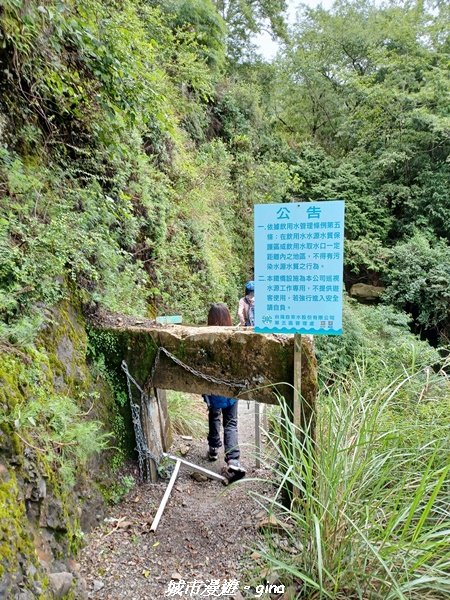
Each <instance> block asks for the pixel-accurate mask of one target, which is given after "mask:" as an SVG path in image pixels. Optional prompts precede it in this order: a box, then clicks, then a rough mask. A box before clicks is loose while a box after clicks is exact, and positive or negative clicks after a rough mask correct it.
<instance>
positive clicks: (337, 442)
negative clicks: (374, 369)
mask: <svg viewBox="0 0 450 600" xmlns="http://www.w3.org/2000/svg"><path fill="white" fill-rule="evenodd" d="M411 358H412V357H411ZM444 366H445V365H444ZM397 370H403V375H400V376H394V377H393V378H392V380H391V381H390V382H389V383H387V384H386V383H385V384H384V385H382V386H381V387H378V386H377V385H376V384H374V383H373V382H372V381H371V380H370V378H368V377H367V376H366V373H365V369H364V368H362V367H361V364H360V363H355V364H354V365H353V368H351V369H350V370H348V371H347V373H346V376H345V378H339V379H338V380H336V381H335V382H333V383H332V384H331V385H329V386H326V385H324V386H322V388H321V391H320V394H319V398H318V403H317V407H318V417H317V431H316V442H315V443H314V444H313V443H312V442H311V440H310V439H309V438H308V437H305V435H304V432H303V431H301V430H300V429H299V428H297V427H295V426H294V425H293V424H292V423H291V422H290V421H289V419H287V410H286V408H285V405H284V403H282V405H281V407H282V409H281V414H280V418H279V419H278V420H274V427H275V430H274V431H273V432H271V433H269V443H270V446H271V449H272V451H273V452H274V454H275V459H276V460H275V464H276V467H275V471H276V473H277V475H278V477H279V481H280V482H281V483H280V487H279V489H278V492H277V494H276V495H275V497H274V499H273V502H272V503H271V505H270V510H271V511H275V512H277V513H279V514H280V515H282V516H283V517H285V518H287V519H288V521H289V522H290V524H291V526H293V529H292V530H288V531H287V532H286V536H287V537H288V538H290V544H288V545H290V546H291V547H294V546H295V544H296V545H297V546H298V542H299V541H300V550H299V551H298V552H297V553H296V554H295V555H292V554H288V553H287V552H286V553H285V552H284V551H283V550H282V549H280V547H279V546H277V547H275V545H273V544H271V543H270V540H266V543H267V544H268V545H266V546H265V548H264V550H263V553H264V559H265V560H266V561H267V563H268V564H269V565H270V566H271V567H272V568H273V569H275V570H276V571H277V573H278V574H279V576H280V578H281V580H282V581H285V580H291V581H294V582H295V583H296V584H297V586H298V588H297V589H298V590H299V592H298V596H297V597H298V598H302V599H303V598H305V599H308V598H310V599H313V598H314V599H318V598H332V599H336V600H337V599H339V600H340V599H342V600H343V599H344V598H345V599H353V598H355V599H357V598H358V599H362V598H364V599H367V600H369V599H373V600H381V599H383V600H389V599H394V598H395V599H402V600H403V599H406V598H408V599H417V600H419V599H423V598H433V599H438V598H442V599H444V598H448V595H449V593H450V575H449V573H450V537H449V532H450V506H449V502H448V498H449V492H450V477H449V471H450V382H449V378H448V376H447V374H446V372H445V370H440V371H439V372H435V371H433V370H432V369H431V368H428V369H427V368H426V367H425V368H424V367H423V365H421V366H420V368H412V367H411V361H409V362H408V364H405V365H397ZM286 488H288V489H290V490H291V492H292V490H297V491H298V494H297V495H295V494H294V496H291V502H290V504H289V507H288V508H286V502H283V501H282V496H283V490H284V489H286Z"/></svg>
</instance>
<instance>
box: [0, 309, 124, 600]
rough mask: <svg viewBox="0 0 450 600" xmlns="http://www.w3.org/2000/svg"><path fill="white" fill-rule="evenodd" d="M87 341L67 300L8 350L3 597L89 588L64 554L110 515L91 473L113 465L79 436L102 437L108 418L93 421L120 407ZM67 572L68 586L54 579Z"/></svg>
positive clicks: (0, 403)
mask: <svg viewBox="0 0 450 600" xmlns="http://www.w3.org/2000/svg"><path fill="white" fill-rule="evenodd" d="M87 344H88V341H87V334H86V328H85V323H84V320H83V318H82V317H81V314H80V311H78V310H77V309H76V308H75V307H74V305H72V304H70V303H69V302H64V303H62V304H61V305H60V306H59V307H58V308H57V309H54V310H52V311H48V313H47V320H46V325H45V327H43V329H42V331H41V333H40V336H39V339H38V340H37V341H36V342H35V344H34V345H33V347H30V348H28V349H27V350H26V351H18V350H16V349H14V348H12V347H3V348H2V352H1V354H0V598H8V599H11V600H13V599H16V598H23V597H27V598H30V599H31V598H45V599H48V598H52V597H54V596H55V597H62V596H61V590H64V595H67V592H69V595H70V594H72V595H73V594H75V596H76V597H77V598H83V597H84V596H85V591H84V590H83V582H80V581H79V580H77V579H76V578H75V577H74V578H73V580H72V579H71V578H70V574H69V573H67V572H68V571H70V569H69V568H68V567H67V565H66V564H65V561H66V560H67V559H68V558H69V557H70V556H71V555H73V554H74V552H76V550H77V547H78V546H79V544H80V541H81V539H82V531H83V529H84V530H86V529H87V528H89V527H90V526H92V525H93V524H94V523H95V522H96V521H97V517H100V516H101V515H102V511H103V500H102V497H101V494H100V493H99V492H98V491H97V489H96V487H95V485H93V482H92V479H91V478H90V477H88V475H87V473H88V472H89V473H91V474H92V473H94V474H95V473H96V472H98V471H99V468H100V467H102V468H103V470H105V469H104V467H105V466H106V465H105V464H102V463H101V462H100V461H104V460H105V459H104V458H100V457H99V455H98V454H97V455H96V454H95V453H94V452H90V449H89V446H88V445H87V442H86V440H85V439H84V440H83V439H81V435H87V434H88V433H89V432H92V431H98V432H99V435H101V433H100V432H101V427H100V425H94V428H95V429H89V427H92V423H95V422H96V421H99V422H100V421H102V422H103V423H104V424H105V427H106V428H107V429H109V424H110V422H111V419H112V418H113V416H114V415H115V409H114V400H113V397H112V393H111V390H110V388H109V386H108V385H107V384H106V382H105V381H104V380H102V378H101V377H99V376H97V377H96V378H95V380H94V378H93V376H92V373H91V372H90V370H89V368H88V366H87V363H86V354H87ZM66 426H67V431H64V428H65V427H66ZM86 427H87V428H86ZM77 428H79V429H77ZM74 431H76V432H77V433H76V434H75V433H73V432H74ZM71 432H72V433H71ZM71 435H73V438H71V437H70V436H71ZM77 435H78V437H77ZM92 450H93V451H94V450H95V447H93V448H92ZM77 453H80V454H79V455H78V454H77ZM83 453H84V454H83ZM106 457H107V454H106ZM69 563H70V561H69ZM61 572H62V573H66V575H65V579H64V581H65V582H66V583H67V582H69V581H70V582H71V583H70V585H69V586H68V588H67V590H66V589H65V587H64V586H60V585H59V583H58V586H56V584H55V583H54V582H55V581H57V582H60V579H61V577H59V578H58V577H51V575H52V574H54V573H61ZM57 588H58V589H57Z"/></svg>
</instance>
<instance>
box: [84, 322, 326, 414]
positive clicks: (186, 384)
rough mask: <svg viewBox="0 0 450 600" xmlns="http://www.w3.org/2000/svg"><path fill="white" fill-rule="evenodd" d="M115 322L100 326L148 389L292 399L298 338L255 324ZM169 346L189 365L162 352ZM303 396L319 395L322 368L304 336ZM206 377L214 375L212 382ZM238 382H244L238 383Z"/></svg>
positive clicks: (263, 399) (264, 399) (270, 400)
mask: <svg viewBox="0 0 450 600" xmlns="http://www.w3.org/2000/svg"><path fill="white" fill-rule="evenodd" d="M121 321H122V320H120V321H119V322H120V324H119V325H115V324H114V321H113V320H109V321H108V322H106V323H100V324H99V323H96V324H95V328H96V329H97V330H102V331H103V332H104V333H107V335H112V336H114V337H115V338H116V340H117V342H118V347H119V348H121V351H120V352H119V354H120V353H121V354H122V356H121V357H120V356H117V359H118V360H119V359H120V360H121V359H124V360H125V361H126V362H127V364H128V367H129V370H130V373H131V374H132V375H133V377H135V379H136V380H137V381H138V382H139V384H140V385H141V386H143V387H148V388H150V387H155V388H159V389H169V390H176V391H182V392H191V393H198V394H202V393H203V394H204V393H211V394H217V395H222V396H229V397H235V398H240V399H251V400H257V401H258V402H264V403H267V404H276V403H277V395H282V396H284V397H285V398H286V400H288V401H290V400H292V384H293V359H294V337H293V336H292V335H291V336H288V335H261V334H256V333H254V332H253V330H252V329H250V328H245V329H244V328H237V327H206V326H205V327H188V326H182V325H174V326H171V325H166V326H162V325H156V324H154V323H151V322H150V321H147V322H145V323H144V324H142V325H141V324H138V325H130V324H129V320H128V322H127V323H122V322H121ZM158 347H163V348H165V349H166V350H167V351H168V352H170V353H171V354H172V355H174V356H175V357H176V358H177V359H178V360H179V361H181V362H182V363H183V364H184V365H186V366H187V367H189V369H192V370H193V371H194V373H193V372H192V370H189V369H186V368H184V367H183V366H180V364H177V363H176V362H175V361H174V360H173V359H172V358H170V357H168V356H167V355H166V354H164V353H162V352H160V353H159V359H158V362H157V365H156V367H155V370H154V377H153V381H150V380H149V378H150V374H151V372H152V368H153V365H154V361H155V357H156V356H157V354H158ZM302 358H303V365H304V366H303V367H302V395H303V396H307V395H308V394H311V393H312V394H314V396H315V394H316V391H317V390H316V386H317V368H316V359H315V356H314V348H313V342H312V338H311V337H310V336H302ZM197 373H201V374H202V375H203V376H206V377H207V378H208V377H211V378H212V380H208V379H205V378H204V377H202V376H200V375H199V374H197ZM236 384H238V385H236Z"/></svg>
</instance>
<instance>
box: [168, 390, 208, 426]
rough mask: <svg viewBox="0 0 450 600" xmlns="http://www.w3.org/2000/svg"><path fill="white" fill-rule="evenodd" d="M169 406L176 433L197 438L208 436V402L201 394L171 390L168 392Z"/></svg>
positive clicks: (171, 421)
mask: <svg viewBox="0 0 450 600" xmlns="http://www.w3.org/2000/svg"><path fill="white" fill-rule="evenodd" d="M167 408H168V411H169V417H170V423H171V426H172V429H173V431H174V432H175V433H178V434H179V435H191V436H193V437H195V438H202V437H206V434H207V431H208V425H207V423H208V417H207V412H206V404H205V403H204V402H203V400H202V399H201V397H200V396H195V395H194V394H185V393H183V392H174V391H169V392H168V393H167Z"/></svg>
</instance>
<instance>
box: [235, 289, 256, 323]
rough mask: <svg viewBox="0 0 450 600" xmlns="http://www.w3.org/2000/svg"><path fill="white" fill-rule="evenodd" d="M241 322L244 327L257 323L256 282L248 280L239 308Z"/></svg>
mask: <svg viewBox="0 0 450 600" xmlns="http://www.w3.org/2000/svg"><path fill="white" fill-rule="evenodd" d="M238 317H239V324H240V325H241V326H242V327H254V325H255V282H254V281H247V283H246V284H245V296H244V297H243V298H241V299H240V300H239V308H238Z"/></svg>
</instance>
